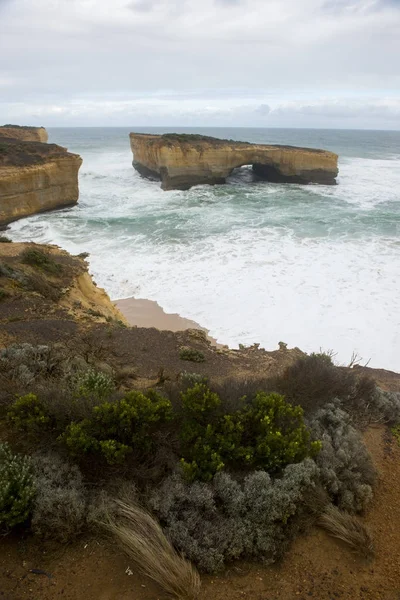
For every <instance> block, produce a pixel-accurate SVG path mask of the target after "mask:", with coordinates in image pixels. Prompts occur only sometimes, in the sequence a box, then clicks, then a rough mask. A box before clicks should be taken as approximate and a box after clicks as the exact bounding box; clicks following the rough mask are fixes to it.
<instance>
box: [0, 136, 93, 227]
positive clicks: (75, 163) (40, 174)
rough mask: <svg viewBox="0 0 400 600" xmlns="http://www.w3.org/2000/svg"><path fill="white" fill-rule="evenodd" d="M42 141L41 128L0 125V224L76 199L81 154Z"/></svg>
mask: <svg viewBox="0 0 400 600" xmlns="http://www.w3.org/2000/svg"><path fill="white" fill-rule="evenodd" d="M36 140H38V141H36ZM46 140H47V132H46V130H45V129H43V128H33V127H32V128H31V127H12V128H11V127H1V128H0V227H1V226H5V225H7V224H8V223H11V222H12V221H16V220H17V219H20V218H22V217H27V216H29V215H34V214H36V213H39V212H44V211H47V210H52V209H56V208H64V207H66V206H70V205H72V204H75V203H76V202H77V201H78V197H79V188H78V171H79V168H80V166H81V164H82V159H81V157H80V156H79V155H77V154H72V153H70V152H68V151H67V149H66V148H62V147H61V146H57V145H56V144H47V143H46Z"/></svg>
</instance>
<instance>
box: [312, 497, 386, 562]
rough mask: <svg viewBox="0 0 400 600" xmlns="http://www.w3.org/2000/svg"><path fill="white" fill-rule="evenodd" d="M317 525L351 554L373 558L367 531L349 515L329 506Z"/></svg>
mask: <svg viewBox="0 0 400 600" xmlns="http://www.w3.org/2000/svg"><path fill="white" fill-rule="evenodd" d="M319 525H320V526H321V527H323V528H324V529H326V531H327V532H328V533H330V534H331V535H332V536H333V537H335V538H338V539H339V540H342V542H344V543H345V544H347V545H348V546H349V547H350V548H351V549H352V550H353V552H355V553H356V554H359V555H361V556H363V557H364V558H372V557H373V556H374V545H373V542H372V538H371V535H370V533H369V531H368V529H367V528H366V527H365V525H364V524H363V523H361V521H359V520H358V519H357V517H354V516H353V515H350V514H349V513H346V512H343V511H341V510H339V509H338V508H337V507H336V506H333V505H332V504H330V505H329V506H328V507H327V508H326V509H325V511H324V512H323V513H322V515H321V517H320V519H319Z"/></svg>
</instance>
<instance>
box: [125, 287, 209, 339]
mask: <svg viewBox="0 0 400 600" xmlns="http://www.w3.org/2000/svg"><path fill="white" fill-rule="evenodd" d="M114 304H115V305H116V306H117V308H118V309H119V310H120V311H121V313H122V314H123V315H124V317H125V319H126V320H127V321H128V323H129V324H130V325H132V326H136V327H155V328H156V329H160V330H167V331H185V330H186V329H201V330H202V331H205V332H206V333H207V337H208V339H209V340H210V341H211V343H212V344H213V345H215V346H219V345H220V344H218V343H217V341H216V340H215V339H214V338H212V337H210V336H209V335H208V329H205V327H201V326H200V325H199V324H198V323H196V322H195V321H191V320H190V319H185V318H184V317H181V316H180V315H178V314H174V313H166V312H164V310H163V309H162V307H161V306H160V305H159V304H158V303H157V302H155V301H153V300H145V299H142V298H126V299H124V300H115V301H114Z"/></svg>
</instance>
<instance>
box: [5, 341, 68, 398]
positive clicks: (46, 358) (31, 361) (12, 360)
mask: <svg viewBox="0 0 400 600" xmlns="http://www.w3.org/2000/svg"><path fill="white" fill-rule="evenodd" d="M67 368H68V357H67V356H66V350H65V349H64V348H63V347H61V346H60V345H59V346H58V347H56V346H51V345H47V346H46V345H33V344H27V343H24V344H11V345H10V346H7V347H6V348H4V349H3V350H0V371H1V372H2V373H3V374H4V375H5V377H7V379H10V380H13V381H16V382H17V383H18V384H19V385H20V386H21V387H24V388H25V389H26V388H27V387H31V385H32V383H33V382H34V381H35V380H38V379H41V378H49V377H59V376H62V375H63V374H65V371H66V369H67Z"/></svg>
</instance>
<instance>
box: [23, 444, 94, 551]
mask: <svg viewBox="0 0 400 600" xmlns="http://www.w3.org/2000/svg"><path fill="white" fill-rule="evenodd" d="M32 463H33V477H34V482H35V486H36V490H37V494H36V497H35V500H34V506H33V511H32V523H31V526H32V531H33V533H34V534H35V535H38V536H40V537H42V538H45V539H55V540H58V541H59V542H63V543H66V542H69V541H71V539H72V538H74V537H75V536H76V535H78V534H79V533H81V531H82V530H83V529H84V527H85V525H86V514H87V494H86V491H85V488H84V485H83V480H82V475H81V473H80V471H79V469H78V467H77V466H76V465H71V464H69V463H67V462H64V461H63V460H62V459H61V458H60V457H59V456H58V455H57V454H44V455H37V456H35V457H34V458H33V461H32Z"/></svg>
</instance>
